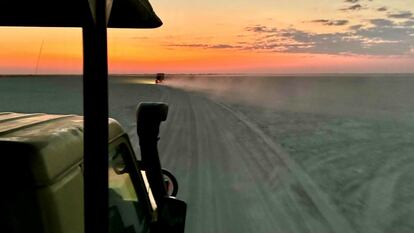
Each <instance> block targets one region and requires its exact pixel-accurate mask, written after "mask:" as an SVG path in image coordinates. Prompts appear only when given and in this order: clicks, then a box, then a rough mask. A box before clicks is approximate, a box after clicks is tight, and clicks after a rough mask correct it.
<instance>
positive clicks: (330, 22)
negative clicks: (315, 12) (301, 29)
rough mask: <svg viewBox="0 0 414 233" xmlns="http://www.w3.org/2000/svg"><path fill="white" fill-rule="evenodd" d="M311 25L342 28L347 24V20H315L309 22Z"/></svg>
mask: <svg viewBox="0 0 414 233" xmlns="http://www.w3.org/2000/svg"><path fill="white" fill-rule="evenodd" d="M310 22H311V23H322V24H323V25H327V26H343V25H346V24H348V23H349V21H348V20H328V19H316V20H312V21H310Z"/></svg>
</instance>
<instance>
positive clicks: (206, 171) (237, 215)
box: [118, 87, 355, 233]
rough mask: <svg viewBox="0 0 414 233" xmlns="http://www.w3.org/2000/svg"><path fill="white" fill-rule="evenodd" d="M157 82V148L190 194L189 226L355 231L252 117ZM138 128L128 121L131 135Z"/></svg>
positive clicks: (200, 229)
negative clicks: (164, 115) (160, 112)
mask: <svg viewBox="0 0 414 233" xmlns="http://www.w3.org/2000/svg"><path fill="white" fill-rule="evenodd" d="M152 88H155V89H156V88H158V89H157V91H153V94H154V95H158V98H159V100H160V101H165V102H168V103H169V105H170V112H169V115H168V119H167V121H166V122H165V123H163V126H162V130H161V140H160V153H161V157H162V158H161V159H162V163H163V166H164V167H166V168H168V169H170V170H171V171H173V172H174V173H175V174H176V176H177V178H178V180H179V183H180V191H179V197H180V198H182V199H184V200H186V201H187V202H188V217H187V225H186V232H188V233H192V232H203V233H208V232H211V233H213V232H214V233H220V232H223V233H231V232H267V233H270V232H283V233H289V232H292V233H294V232H298V233H299V232H300V233H303V232H318V233H322V232H335V233H336V232H344V233H345V232H355V230H354V229H353V227H352V226H351V225H350V223H349V222H348V221H347V219H346V218H345V217H344V216H343V215H342V214H341V213H340V212H339V211H338V210H337V209H336V207H335V205H333V204H332V203H331V201H330V200H329V197H328V196H327V195H326V194H325V193H324V192H323V191H322V190H320V189H319V188H318V185H317V184H316V183H315V182H314V181H313V180H312V179H311V178H310V177H309V175H308V174H307V173H306V172H305V171H304V170H303V169H302V168H301V166H299V165H298V164H297V163H296V162H295V161H294V160H292V159H291V158H290V157H289V155H288V154H287V153H286V152H285V151H284V150H283V149H282V148H281V146H280V145H278V144H277V142H275V141H274V140H272V139H271V138H270V137H269V136H267V135H266V133H264V132H263V131H262V130H261V129H260V128H258V127H257V126H256V125H255V124H254V123H253V122H254V121H252V120H250V119H248V118H247V117H246V116H245V115H243V114H242V113H240V112H237V111H235V110H234V109H232V108H231V107H229V106H227V105H225V104H222V103H218V102H215V101H212V100H211V99H208V98H206V97H204V96H202V95H199V94H196V93H190V92H184V91H179V90H176V89H172V88H169V87H152ZM144 99H145V97H144ZM129 109H130V110H131V111H132V110H133V108H129ZM122 116H131V114H130V113H126V114H120V117H121V120H123V119H122ZM132 116H133V114H132ZM118 118H119V117H118ZM125 121H129V122H131V121H130V120H127V119H126V120H125ZM134 130H135V125H134V124H130V125H129V128H128V131H129V132H130V134H131V135H134ZM133 140H136V138H133Z"/></svg>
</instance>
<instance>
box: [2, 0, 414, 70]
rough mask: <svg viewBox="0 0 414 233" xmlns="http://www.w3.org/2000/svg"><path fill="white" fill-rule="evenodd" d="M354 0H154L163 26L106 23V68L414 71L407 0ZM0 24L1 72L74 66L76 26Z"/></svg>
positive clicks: (411, 7)
mask: <svg viewBox="0 0 414 233" xmlns="http://www.w3.org/2000/svg"><path fill="white" fill-rule="evenodd" d="M357 2H358V4H351V3H347V2H345V1H342V0H336V1H328V0H321V1H318V2H315V1H310V0H293V1H292V0H289V1H288V0H280V1H278V2H274V1H266V0H258V1H257V2H255V3H252V2H251V1H247V0H240V1H238V2H237V4H234V2H232V3H230V2H222V1H218V0H213V1H209V2H201V1H184V0H177V1H174V2H170V1H167V0H153V1H151V3H152V5H153V7H154V9H155V11H156V12H157V14H158V15H159V16H160V17H161V18H162V20H163V22H164V25H163V26H162V27H160V28H157V29H151V30H147V29H144V30H142V29H138V30H133V29H108V58H109V71H110V73H156V72H166V73H220V72H223V73H324V72H328V73H331V72H340V73H347V72H349V73H357V72H362V73H380V72H402V73H409V72H414V14H413V13H414V2H412V1H408V0H397V1H395V2H393V6H389V2H387V1H384V0H378V1H372V2H371V1H362V0H360V1H357ZM358 5H359V6H358ZM252 12H255V13H254V14H252ZM0 33H1V35H2V36H1V37H0V73H3V74H7V73H27V74H47V73H81V72H82V41H81V29H79V28H16V27H3V28H0Z"/></svg>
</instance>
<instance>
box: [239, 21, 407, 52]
mask: <svg viewBox="0 0 414 233" xmlns="http://www.w3.org/2000/svg"><path fill="white" fill-rule="evenodd" d="M315 21H317V22H319V23H327V22H328V21H329V20H315ZM369 23H370V24H368V25H365V26H364V25H361V24H358V25H353V26H351V27H349V29H350V30H349V31H346V32H336V33H311V32H306V31H303V30H297V29H293V28H288V29H274V30H271V31H269V30H268V31H267V32H266V30H260V34H261V35H263V33H264V34H266V35H265V36H262V37H261V39H259V40H256V41H254V42H252V43H250V45H248V44H247V45H243V47H242V48H243V49H247V50H260V51H273V52H287V53H315V54H359V55H381V56H391V55H403V56H404V55H409V54H411V53H410V51H411V48H413V47H414V28H412V27H411V26H408V25H411V24H412V22H411V21H407V22H404V25H402V24H401V23H397V22H394V21H392V20H389V19H371V20H369ZM405 24H408V25H405ZM262 27H263V28H268V27H266V26H262ZM248 32H251V33H252V32H253V33H255V32H254V31H251V30H249V31H248ZM256 33H257V32H256Z"/></svg>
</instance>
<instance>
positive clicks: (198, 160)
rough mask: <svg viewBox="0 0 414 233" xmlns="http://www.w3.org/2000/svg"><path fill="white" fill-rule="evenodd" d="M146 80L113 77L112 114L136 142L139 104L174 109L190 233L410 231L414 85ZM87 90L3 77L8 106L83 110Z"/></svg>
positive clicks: (1, 105) (169, 128) (167, 162)
mask: <svg viewBox="0 0 414 233" xmlns="http://www.w3.org/2000/svg"><path fill="white" fill-rule="evenodd" d="M140 80H141V81H139V80H138V79H133V78H119V79H112V80H111V83H110V115H111V116H112V117H114V118H116V119H118V120H119V121H120V122H121V123H122V124H123V126H124V127H125V129H126V130H127V131H128V133H129V134H130V136H131V139H132V141H133V143H134V144H136V143H137V137H136V133H135V122H134V121H135V120H134V116H135V114H134V113H135V109H136V103H138V102H139V101H165V102H168V103H169V105H170V112H169V115H168V119H167V121H166V122H165V123H163V125H162V129H161V139H160V154H161V156H162V158H161V159H162V163H163V166H164V167H166V168H167V169H169V170H171V171H172V172H173V173H174V174H176V176H177V178H178V180H179V183H180V190H179V195H178V196H179V198H181V199H184V200H186V201H187V202H188V216H187V225H186V232H187V233H195V232H197V233H210V232H211V233H232V232H237V233H239V232H264V233H278V232H280V233H296V232H297V233H299V232H300V233H303V232H311V233H328V232H329V233H331V232H334V233H337V232H344V233H349V232H361V233H366V232H367V233H368V232H372V233H377V232H378V233H379V232H384V233H404V232H406V233H409V232H411V233H412V232H414V222H413V221H412V220H413V219H414V179H413V178H414V156H413V155H414V143H413V142H414V123H413V120H412V117H413V116H414V110H413V108H414V107H412V106H413V105H412V102H410V101H412V100H411V98H408V97H410V96H412V94H411V91H410V90H409V89H410V88H409V86H410V84H412V83H413V81H411V80H413V79H407V78H406V77H402V78H399V79H395V80H394V82H389V80H387V79H380V80H377V81H375V79H372V78H370V79H364V80H362V81H361V80H360V79H357V78H356V79H355V80H356V83H355V80H353V81H352V80H351V79H347V80H348V81H338V82H339V84H338V83H334V81H331V80H329V81H327V80H325V79H314V80H313V81H312V80H310V79H307V81H306V80H304V79H279V80H278V81H263V80H262V81H260V82H257V81H255V82H251V81H248V82H245V81H243V82H240V83H237V82H235V80H236V81H237V79H234V78H232V79H227V80H226V81H225V82H224V83H223V82H213V81H209V83H206V82H205V80H204V79H202V80H201V81H200V80H192V81H193V83H192V84H191V80H189V81H188V82H187V81H186V80H184V83H183V82H182V81H183V80H178V81H171V82H170V83H166V85H149V84H145V82H142V80H143V79H140ZM287 80H288V81H287ZM336 80H338V79H336ZM350 80H351V81H350ZM367 80H368V81H367ZM384 80H385V81H384ZM373 81H375V82H373ZM341 82H342V83H341ZM367 82H369V83H370V85H366V83H367ZM378 82H381V84H378ZM399 82H400V83H399ZM188 83H190V84H188ZM364 83H365V84H364ZM372 83H373V84H372ZM395 83H399V85H397V84H395ZM373 85H374V86H373ZM411 87H412V85H411ZM335 88H336V89H335ZM380 88H381V89H380ZM81 93H82V91H81V80H80V79H78V78H60V79H50V78H40V79H38V80H34V79H28V78H21V79H18V78H13V79H5V78H3V79H0V100H1V102H0V111H19V112H39V111H40V112H54V113H77V114H81V113H82V105H81V98H82V96H81ZM357 97H359V98H357Z"/></svg>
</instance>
